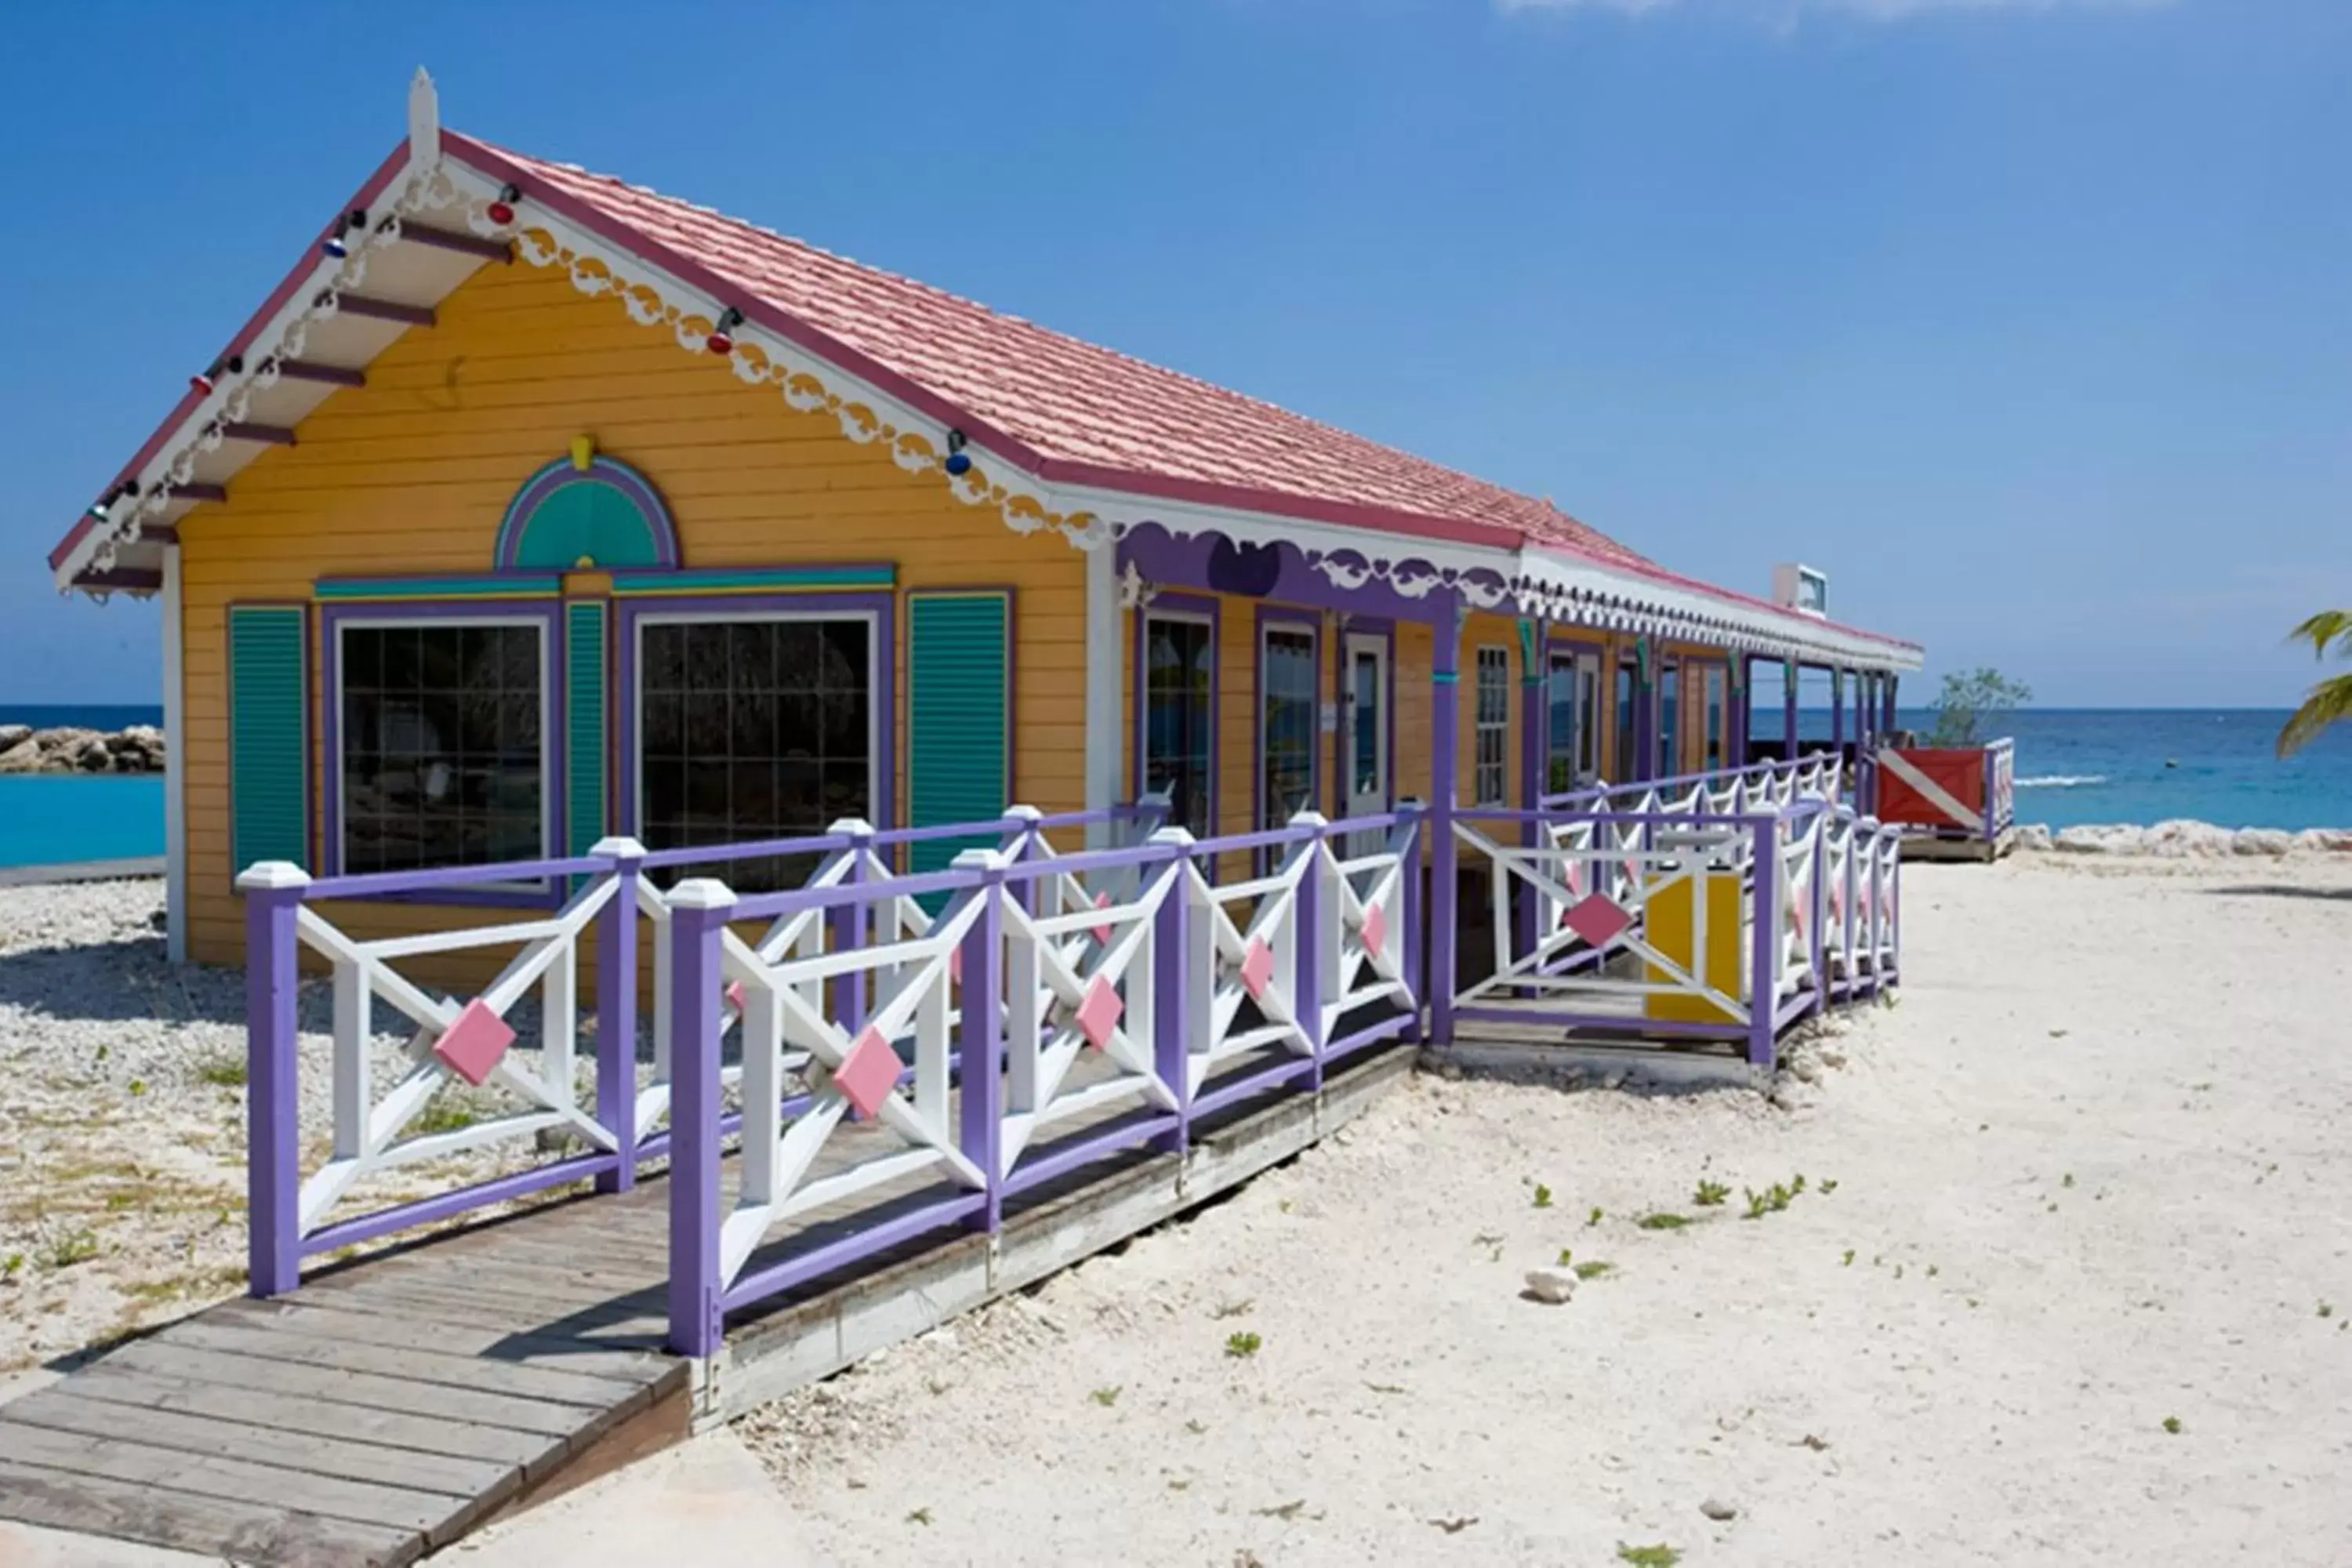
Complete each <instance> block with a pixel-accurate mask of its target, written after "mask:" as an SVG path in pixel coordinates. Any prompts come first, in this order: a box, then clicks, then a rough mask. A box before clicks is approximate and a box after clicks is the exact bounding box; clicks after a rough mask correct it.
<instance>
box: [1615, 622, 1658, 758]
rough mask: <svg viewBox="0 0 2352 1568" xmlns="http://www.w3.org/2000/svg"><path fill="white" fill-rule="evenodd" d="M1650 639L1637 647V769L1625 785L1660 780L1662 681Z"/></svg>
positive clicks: (1634, 708) (1634, 731)
mask: <svg viewBox="0 0 2352 1568" xmlns="http://www.w3.org/2000/svg"><path fill="white" fill-rule="evenodd" d="M1653 659H1654V655H1653V654H1652V652H1651V649H1650V639H1649V638H1647V637H1641V638H1638V639H1636V640H1635V642H1634V644H1633V767H1632V768H1631V769H1628V770H1621V771H1622V772H1624V773H1625V774H1626V777H1625V781H1624V782H1625V783H1627V784H1646V783H1648V782H1649V781H1650V780H1652V779H1654V778H1656V777H1657V776H1658V766H1657V755H1656V752H1657V749H1658V681H1657V677H1656V675H1655V674H1654V672H1653V671H1652V669H1651V668H1650V667H1651V664H1652V662H1653Z"/></svg>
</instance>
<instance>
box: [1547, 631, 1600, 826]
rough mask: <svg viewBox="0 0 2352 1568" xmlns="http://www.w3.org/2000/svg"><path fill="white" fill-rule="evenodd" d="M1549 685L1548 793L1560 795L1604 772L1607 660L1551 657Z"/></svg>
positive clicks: (1589, 655)
mask: <svg viewBox="0 0 2352 1568" xmlns="http://www.w3.org/2000/svg"><path fill="white" fill-rule="evenodd" d="M1550 662H1551V668H1550V669H1549V673H1548V676H1547V679H1546V681H1545V689H1544V706H1545V718H1546V726H1545V734H1546V741H1545V750H1544V793H1545V794H1547V795H1559V794H1561V793H1563V792H1565V791H1568V790H1571V789H1574V788H1576V787H1577V786H1578V785H1580V784H1590V783H1591V781H1592V780H1594V779H1595V778H1597V777H1599V776H1600V773H1601V658H1600V656H1599V655H1598V654H1594V653H1590V652H1568V651H1560V652H1556V653H1554V654H1552V655H1551V661H1550Z"/></svg>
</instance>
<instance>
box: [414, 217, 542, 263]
mask: <svg viewBox="0 0 2352 1568" xmlns="http://www.w3.org/2000/svg"><path fill="white" fill-rule="evenodd" d="M400 238H401V243H403V244H404V245H429V246H431V247H433V248H434V249H436V250H454V251H456V252H457V254H458V255H460V256H478V257H480V258H482V259H483V260H485V261H507V262H511V261H512V260H514V242H513V241H512V240H509V239H485V238H483V237H481V236H479V235H475V234H459V233H458V232H457V231H456V230H455V229H447V228H435V227H432V226H429V225H426V224H421V223H403V224H402V225H401V226H400Z"/></svg>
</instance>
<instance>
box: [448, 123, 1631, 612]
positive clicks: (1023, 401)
mask: <svg viewBox="0 0 2352 1568" xmlns="http://www.w3.org/2000/svg"><path fill="white" fill-rule="evenodd" d="M453 140H456V141H460V142H461V143H462V142H470V139H457V138H453ZM470 145H471V147H473V148H478V149H480V150H481V151H483V152H486V153H492V154H494V155H495V156H496V157H498V158H499V159H502V160H504V161H505V162H507V163H510V164H512V165H513V166H514V168H515V169H517V170H518V171H520V173H521V174H522V176H523V178H522V183H523V184H524V187H525V189H527V190H529V189H532V188H535V187H538V186H541V185H544V186H546V187H551V188H552V189H553V190H555V191H559V192H561V193H562V194H563V195H567V196H570V197H571V198H572V201H574V202H576V203H577V204H578V205H581V206H583V207H586V208H588V209H590V210H591V211H593V212H594V213H596V214H599V215H601V216H604V217H605V218H607V219H609V220H610V221H611V222H612V223H614V224H616V225H618V226H622V227H625V228H626V229H628V230H631V231H633V232H635V233H636V234H639V235H642V236H645V237H648V238H651V239H653V240H655V241H656V242H657V243H659V244H660V245H662V246H663V247H666V248H667V249H670V250H672V251H675V252H676V253H677V254H678V255H680V256H683V257H686V258H690V259H691V260H693V261H696V262H698V263H699V264H700V265H701V266H702V267H704V268H707V269H708V270H709V272H711V273H712V274H714V275H715V276H717V277H718V278H719V279H724V280H725V281H727V282H729V283H731V284H733V285H735V286H736V287H738V288H740V289H742V290H744V291H745V292H746V293H747V294H750V295H752V296H754V297H756V298H757V299H759V300H762V301H764V302H766V303H768V304H770V305H772V306H773V307H775V308H776V309H778V310H784V311H787V312H789V313H790V314H792V315H793V316H795V317H797V318H799V319H800V320H801V321H804V322H806V323H807V324H808V325H810V326H811V327H814V328H815V329H816V330H817V331H820V332H822V333H824V335H825V336H827V337H829V338H832V339H834V340H835V341H836V342H841V343H844V344H846V345H847V346H849V347H850V348H852V349H855V350H856V351H857V352H858V353H861V354H863V355H865V356H866V357H868V358H870V359H872V360H873V361H875V362H876V363H879V364H882V365H885V366H887V367H888V368H889V369H891V370H893V371H895V372H897V373H898V374H899V375H902V376H904V377H905V378H906V379H907V380H908V381H910V382H912V383H914V384H917V385H919V386H921V387H924V388H928V389H929V390H930V391H931V392H933V393H935V394H936V395H938V396H939V397H940V398H941V399H944V400H945V401H946V402H948V403H950V404H951V405H954V406H955V407H957V408H958V409H960V410H963V411H966V412H969V413H971V414H974V415H977V416H980V417H981V418H982V419H984V420H986V421H987V422H988V423H989V424H991V425H992V426H994V427H995V428H996V429H998V430H1001V431H1003V433H1004V434H1006V435H1008V436H1010V437H1013V439H1014V440H1015V441H1017V442H1019V443H1020V444H1021V445H1022V446H1023V447H1026V448H1028V451H1029V452H1030V453H1033V454H1034V455H1035V456H1036V457H1037V458H1043V459H1045V461H1046V462H1047V463H1049V464H1061V465H1074V466H1077V467H1081V468H1092V469H1100V470H1104V471H1105V472H1106V473H1107V474H1108V473H1117V474H1120V475H1149V476H1156V477H1158V478H1160V479H1173V480H1181V481H1192V482H1194V483H1197V484H1201V485H1205V486H1213V487H1217V488H1220V489H1230V490H1238V491H1261V492H1265V493H1266V494H1268V495H1271V496H1286V497H1291V498H1295V499H1297V500H1305V501H1313V502H1324V503H1336V504H1337V505H1339V506H1342V507H1351V508H1362V509H1365V510H1370V511H1376V512H1386V513H1391V514H1398V515H1401V516H1402V517H1418V518H1423V519H1427V520H1430V521H1441V522H1463V523H1471V524H1476V525H1485V526H1487V527H1493V528H1500V529H1505V530H1507V531H1511V532H1514V533H1517V534H1519V535H1522V536H1523V537H1526V538H1528V539H1532V540H1537V541H1540V542H1546V543H1550V544H1556V545H1559V546H1563V547H1565V548H1567V549H1570V550H1571V551H1574V552H1579V553H1582V554H1587V555H1591V556H1595V557H1598V558H1600V559H1602V560H1606V561H1611V562H1615V563H1624V564H1628V565H1638V564H1646V562H1645V561H1644V559H1643V557H1642V556H1641V555H1639V554H1637V553H1636V552H1633V551H1632V550H1629V549H1627V548H1626V547H1625V546H1624V545H1622V544H1620V543H1618V542H1616V541H1615V540H1613V539H1611V538H1610V537H1609V536H1608V535H1606V534H1604V533H1602V532H1601V531H1599V530H1597V529H1594V528H1590V527H1588V526H1586V525H1585V524H1583V523H1581V522H1579V521H1577V520H1576V519H1574V518H1572V517H1570V516H1569V515H1568V514H1567V513H1566V512H1563V511H1561V510H1559V508H1557V507H1555V506H1553V505H1552V504H1551V503H1550V502H1549V501H1546V500H1538V499H1537V498H1536V497H1533V496H1526V495H1521V494H1519V493H1518V492H1517V491H1516V490H1508V489H1504V488H1503V487H1502V486H1500V485H1495V484H1489V483H1488V482H1486V480H1484V479H1477V478H1475V477H1473V476H1471V475H1469V474H1465V473H1462V472H1460V471H1459V470H1457V469H1454V468H1446V467H1445V466H1444V465H1443V464H1440V463H1433V462H1430V461H1428V460H1427V459H1425V458H1416V457H1414V456H1413V455H1412V454H1411V453H1410V452H1401V451H1399V450H1397V449H1396V448H1395V447H1384V446H1382V445H1381V444H1380V443H1379V442H1377V441H1370V440H1367V439H1365V438H1364V437H1361V436H1357V435H1353V434H1351V433H1349V432H1348V431H1346V430H1341V429H1339V428H1338V427H1337V426H1330V425H1326V424H1323V423H1321V422H1320V421H1318V420H1314V419H1309V418H1307V416H1304V415H1299V414H1294V413H1292V412H1291V411H1290V410H1288V409H1286V408H1280V407H1277V406H1276V405H1273V404H1271V403H1265V402H1262V401H1260V400H1259V399H1257V398H1255V397H1247V396H1244V395H1242V394H1240V393H1238V392H1231V391H1228V390H1227V389H1225V388H1224V387H1222V386H1216V385H1213V384H1210V383H1208V382H1205V381H1202V380H1201V379H1199V378H1198V377H1196V376H1190V375H1186V374H1182V373H1181V372H1178V371H1173V370H1169V369H1167V368H1165V367H1163V366H1160V365H1156V364H1152V363H1149V362H1147V361H1144V360H1139V359H1136V358H1134V357H1133V356H1131V355H1129V354H1123V353H1118V352H1117V351H1115V350H1112V349H1107V348H1103V347H1100V346H1098V345H1097V344H1094V343H1089V342H1082V341H1080V340H1079V339H1076V338H1073V337H1067V336H1065V335H1064V334H1062V333H1060V332H1055V331H1048V330H1047V329H1046V328H1044V327H1041V326H1039V325H1037V324H1036V323H1035V322H1034V321H1024V320H1023V319H1022V318H1020V317H1018V316H1008V315H1003V314H1001V313H999V312H997V311H995V310H990V309H988V308H987V307H986V306H984V305H980V304H976V303H974V302H973V301H971V300H965V299H961V298H959V297H958V296H956V295H953V294H950V293H947V292H945V291H943V290H941V289H934V288H932V287H930V286H929V284H925V283H919V282H916V281H915V280H914V279H908V278H901V277H899V276H898V275H897V274H895V273H890V272H885V271H883V270H881V269H880V268H874V267H867V266H865V265H863V264H861V263H859V262H856V261H851V260H848V259H846V258H843V257H839V256H835V255H833V254H832V253H831V252H829V251H825V250H821V249H819V248H817V247H815V246H813V245H809V244H807V243H805V242H803V241H802V240H797V239H793V238H791V237H787V236H784V235H780V234H776V233H774V232H772V231H771V230H768V229H764V228H761V227H759V226H756V225H753V224H749V223H745V222H743V221H741V220H740V219H738V218H732V217H729V216H725V215H724V214H721V213H717V212H713V211H711V210H710V209H709V208H707V207H699V206H696V205H691V204H689V203H687V202H683V201H680V200H677V198H675V197H671V196H665V195H660V194H658V193H656V192H654V191H649V190H646V189H645V188H644V187H643V186H639V185H632V184H626V183H625V182H624V181H621V180H617V179H614V178H613V177H612V176H610V175H605V174H590V173H588V172H586V171H585V170H582V169H579V168H575V167H572V166H571V165H569V164H563V163H548V162H545V161H544V160H541V159H537V158H532V157H530V156H528V155H526V154H523V153H515V152H510V151H509V150H507V149H504V148H493V147H490V146H488V144H487V143H480V142H471V143H470Z"/></svg>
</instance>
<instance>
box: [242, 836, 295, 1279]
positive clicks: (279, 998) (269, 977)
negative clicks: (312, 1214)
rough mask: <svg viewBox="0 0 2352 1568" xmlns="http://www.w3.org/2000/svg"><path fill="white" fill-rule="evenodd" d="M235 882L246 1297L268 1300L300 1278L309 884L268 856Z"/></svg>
mask: <svg viewBox="0 0 2352 1568" xmlns="http://www.w3.org/2000/svg"><path fill="white" fill-rule="evenodd" d="M236 885H237V889H238V890H239V891H241V892H243V893H244V894H245V1008H246V1024H245V1072H246V1079H245V1081H246V1099H245V1137H246V1157H245V1202H246V1215H245V1218H246V1265H245V1267H246V1292H247V1294H248V1295H251V1296H257V1297H268V1296H278V1295H283V1294H284V1293H285V1292H287V1291H289V1290H291V1289H294V1288H295V1287H296V1286H297V1285H299V1284H300V1283H301V1282H302V1208H301V1204H302V1195H301V1183H302V1171H301V1163H300V1162H301V1147H300V1138H299V1131H298V1126H297V1120H296V1111H297V1107H298V1105H299V1099H298V1095H299V1085H298V1084H297V1083H296V1082H295V1068H296V1065H297V1059H298V1058H297V1056H296V1051H295V1046H296V1029H297V1027H298V1023H297V1019H296V1014H295V1002H296V997H297V988H298V986H299V984H300V974H299V966H298V962H297V953H298V952H299V949H298V948H297V946H296V943H295V939H294V929H295V928H294V917H295V912H296V911H297V910H299V909H300V908H301V907H302V894H303V890H304V889H307V888H309V887H310V877H309V875H308V874H307V873H305V872H304V871H303V869H302V868H300V867H299V866H296V865H292V864H290V863H289V862H287V861H284V860H264V861H261V862H259V863H258V864H257V865H253V866H248V867H247V868H245V870H244V871H243V872H241V873H240V874H239V875H238V877H237V879H236Z"/></svg>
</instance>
